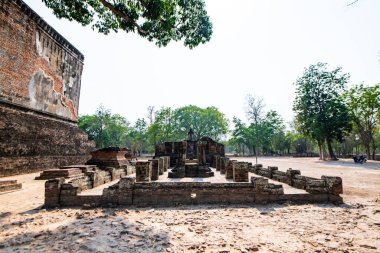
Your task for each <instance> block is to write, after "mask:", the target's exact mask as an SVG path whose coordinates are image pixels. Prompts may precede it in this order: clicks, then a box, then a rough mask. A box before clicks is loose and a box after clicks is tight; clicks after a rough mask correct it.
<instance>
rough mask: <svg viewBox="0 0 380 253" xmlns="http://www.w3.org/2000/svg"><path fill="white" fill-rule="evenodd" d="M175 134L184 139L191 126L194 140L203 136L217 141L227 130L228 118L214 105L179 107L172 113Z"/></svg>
mask: <svg viewBox="0 0 380 253" xmlns="http://www.w3.org/2000/svg"><path fill="white" fill-rule="evenodd" d="M173 121H174V122H175V125H176V127H175V131H176V136H177V137H179V138H181V139H184V138H186V137H187V133H188V131H189V129H190V128H191V129H192V130H193V132H194V138H195V140H198V139H200V138H202V137H203V136H208V137H211V138H212V139H214V140H216V141H219V140H221V138H222V137H223V135H225V134H226V133H227V131H228V120H227V119H226V118H225V116H224V114H223V113H221V112H219V110H218V109H217V108H216V107H213V106H211V107H207V108H200V107H198V106H195V105H188V106H184V107H180V108H178V109H177V110H175V112H174V115H173Z"/></svg>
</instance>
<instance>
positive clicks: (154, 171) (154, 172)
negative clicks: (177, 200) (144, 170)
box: [149, 159, 160, 181]
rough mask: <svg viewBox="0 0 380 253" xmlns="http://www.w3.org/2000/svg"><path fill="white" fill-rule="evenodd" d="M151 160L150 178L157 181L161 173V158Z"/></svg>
mask: <svg viewBox="0 0 380 253" xmlns="http://www.w3.org/2000/svg"><path fill="white" fill-rule="evenodd" d="M149 162H150V170H151V177H150V180H152V181H156V180H158V177H159V175H160V173H159V168H158V164H159V159H152V160H149Z"/></svg>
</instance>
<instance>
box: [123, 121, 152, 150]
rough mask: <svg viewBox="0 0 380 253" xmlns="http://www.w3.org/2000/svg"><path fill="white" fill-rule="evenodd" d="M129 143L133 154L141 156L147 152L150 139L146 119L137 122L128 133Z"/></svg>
mask: <svg viewBox="0 0 380 253" xmlns="http://www.w3.org/2000/svg"><path fill="white" fill-rule="evenodd" d="M127 143H128V146H129V147H130V148H131V149H132V151H133V153H135V154H138V156H141V153H142V152H144V151H146V149H147V146H148V138H147V123H146V121H145V119H143V118H140V119H137V120H136V122H135V124H134V126H133V127H132V128H131V129H130V130H129V131H128V134H127Z"/></svg>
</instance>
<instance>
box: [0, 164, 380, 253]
mask: <svg viewBox="0 0 380 253" xmlns="http://www.w3.org/2000/svg"><path fill="white" fill-rule="evenodd" d="M239 159H241V158H239ZM243 160H245V161H248V160H249V159H248V158H243ZM259 161H260V163H263V164H264V166H268V165H277V166H279V169H280V170H284V171H285V170H286V169H287V168H290V167H291V168H294V169H300V170H301V171H302V174H304V175H308V176H314V177H320V176H321V175H324V174H326V175H337V176H342V178H343V183H344V191H345V194H344V196H343V197H344V200H345V202H346V204H344V205H340V206H334V205H332V204H318V205H288V204H283V205H279V204H271V205H253V206H220V205H216V206H215V205H213V206H207V205H204V206H181V207H175V208H155V209H150V208H143V209H140V208H103V209H93V210H82V209H80V208H73V209H56V210H48V211H46V210H37V211H30V212H26V213H17V211H14V212H12V213H2V214H1V215H0V224H1V227H0V252H73V251H78V252H363V253H364V252H380V194H379V193H380V192H379V191H380V190H379V189H378V188H379V186H380V169H379V168H380V166H379V165H380V163H368V164H366V165H363V166H360V167H356V166H352V165H351V164H350V163H349V161H348V160H347V161H339V162H323V163H322V162H319V161H318V160H316V159H310V158H297V159H284V158H268V159H263V158H260V160H259ZM21 178H22V177H21ZM30 178H33V177H30ZM33 184H34V183H30V186H32V185H33ZM38 184H40V183H38ZM42 186H43V184H42ZM42 189H43V188H42ZM37 192H38V190H36V193H31V192H28V195H29V194H37ZM21 193H23V194H24V195H25V194H26V192H22V191H18V192H14V193H11V194H15V195H12V197H13V198H18V196H17V194H19V195H20V196H19V197H20V198H23V197H22V196H21V195H22V194H21ZM37 195H39V194H37ZM29 196H30V195H29ZM25 201H26V202H32V203H34V202H35V200H33V198H25ZM0 203H1V204H2V206H1V208H3V204H5V205H8V206H9V205H11V204H10V203H9V202H7V201H6V202H4V195H0ZM35 204H36V203H34V204H29V207H33V206H34V205H35ZM27 206H28V204H27V203H25V204H24V205H22V206H21V207H22V208H21V207H19V208H16V209H15V210H21V209H23V208H24V210H25V208H26V207H27ZM29 210H30V209H29Z"/></svg>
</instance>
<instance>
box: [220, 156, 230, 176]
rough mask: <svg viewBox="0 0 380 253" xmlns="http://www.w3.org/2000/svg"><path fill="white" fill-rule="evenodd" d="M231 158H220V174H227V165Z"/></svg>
mask: <svg viewBox="0 0 380 253" xmlns="http://www.w3.org/2000/svg"><path fill="white" fill-rule="evenodd" d="M229 160H230V159H229V158H227V157H221V158H220V174H226V167H227V163H228V161H229Z"/></svg>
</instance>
